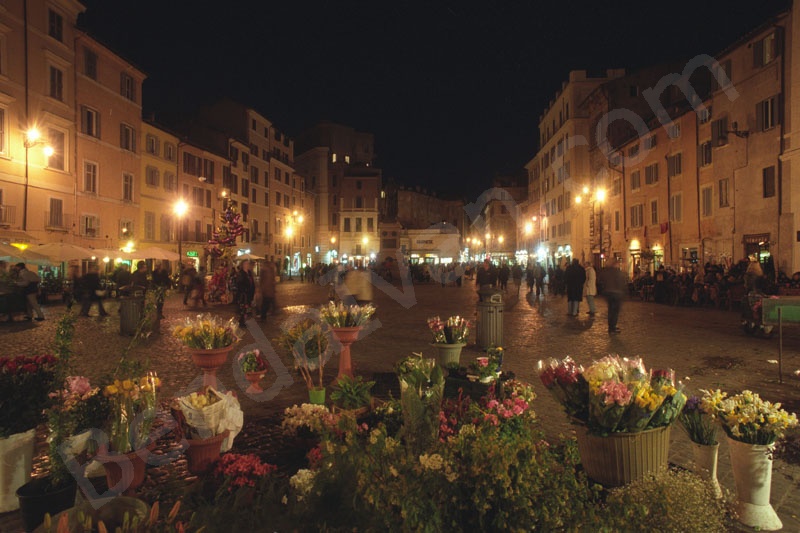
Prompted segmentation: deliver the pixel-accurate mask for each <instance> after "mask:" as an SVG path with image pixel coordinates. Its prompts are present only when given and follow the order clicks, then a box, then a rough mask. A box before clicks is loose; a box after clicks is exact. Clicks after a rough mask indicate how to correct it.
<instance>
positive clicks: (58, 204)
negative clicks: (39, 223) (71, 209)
mask: <svg viewBox="0 0 800 533" xmlns="http://www.w3.org/2000/svg"><path fill="white" fill-rule="evenodd" d="M45 218H46V220H47V226H48V227H51V228H63V227H64V201H63V200H61V199H60V198H50V211H49V212H48V213H47V215H46V217H45Z"/></svg>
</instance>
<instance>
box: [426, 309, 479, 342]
mask: <svg viewBox="0 0 800 533" xmlns="http://www.w3.org/2000/svg"><path fill="white" fill-rule="evenodd" d="M469 327H470V324H469V320H467V319H466V318H463V317H460V316H458V315H456V316H451V317H450V318H448V319H447V320H446V321H443V320H442V319H441V318H439V317H438V316H435V317H432V318H429V319H428V328H429V329H430V330H431V333H432V334H433V342H434V343H435V344H466V342H467V340H469Z"/></svg>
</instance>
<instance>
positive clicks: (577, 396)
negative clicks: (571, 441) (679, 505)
mask: <svg viewBox="0 0 800 533" xmlns="http://www.w3.org/2000/svg"><path fill="white" fill-rule="evenodd" d="M539 377H540V379H541V380H542V383H543V384H544V385H545V388H547V389H548V390H549V391H550V392H552V393H553V395H554V396H555V397H556V399H557V400H558V401H559V402H560V403H561V404H562V406H563V407H564V410H565V411H566V412H567V414H568V415H569V416H570V417H571V418H572V420H573V421H574V422H575V424H576V433H577V436H578V450H579V451H580V454H581V461H582V463H583V466H584V468H585V470H586V472H587V474H588V475H589V477H591V478H592V479H594V480H595V481H598V482H600V483H601V484H603V485H606V486H610V487H615V486H620V485H624V484H626V483H629V482H630V481H633V480H634V479H643V478H644V477H645V476H647V475H648V474H650V473H653V472H655V471H656V470H660V469H663V468H666V465H667V456H668V453H669V429H670V427H671V425H672V423H673V422H674V421H675V420H676V419H677V418H678V416H679V414H680V412H681V410H682V409H683V405H684V403H685V402H686V396H685V395H684V394H683V392H682V391H681V390H680V389H679V388H678V387H676V386H675V382H674V372H673V371H671V370H665V371H657V372H653V373H650V372H648V371H647V370H646V369H645V366H644V363H643V362H642V360H641V358H638V357H636V358H622V357H619V356H617V355H610V356H607V357H604V358H602V359H601V360H599V361H596V362H594V363H593V364H592V365H591V366H589V368H587V369H584V368H583V367H582V366H580V365H578V364H576V363H575V361H573V360H572V359H571V358H569V357H567V358H565V359H564V360H562V361H556V360H551V361H550V362H548V363H545V362H543V361H539ZM632 458H635V459H636V462H635V463H632V462H631V460H632Z"/></svg>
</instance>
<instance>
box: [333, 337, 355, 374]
mask: <svg viewBox="0 0 800 533" xmlns="http://www.w3.org/2000/svg"><path fill="white" fill-rule="evenodd" d="M359 331H361V326H356V327H353V328H333V336H334V337H336V340H337V341H339V342H340V343H341V345H342V351H341V353H340V354H339V374H338V375H337V376H336V377H337V378H340V377H342V376H349V377H351V378H352V377H353V360H352V358H351V357H350V346H351V345H352V344H353V343H354V342H356V340H358V332H359Z"/></svg>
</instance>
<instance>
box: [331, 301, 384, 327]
mask: <svg viewBox="0 0 800 533" xmlns="http://www.w3.org/2000/svg"><path fill="white" fill-rule="evenodd" d="M319 313H320V317H322V320H324V321H325V322H327V323H328V324H330V326H331V327H332V328H356V327H360V326H363V325H365V324H366V323H367V322H369V320H370V318H372V315H374V314H375V307H373V306H372V305H371V304H367V305H344V304H343V303H341V302H339V303H338V304H337V303H334V302H330V303H328V304H327V305H324V306H322V308H321V309H320V310H319Z"/></svg>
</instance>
